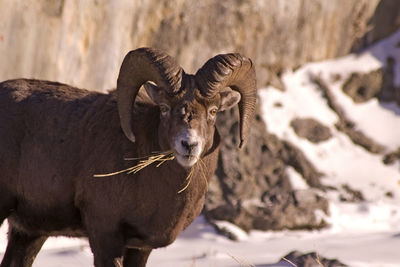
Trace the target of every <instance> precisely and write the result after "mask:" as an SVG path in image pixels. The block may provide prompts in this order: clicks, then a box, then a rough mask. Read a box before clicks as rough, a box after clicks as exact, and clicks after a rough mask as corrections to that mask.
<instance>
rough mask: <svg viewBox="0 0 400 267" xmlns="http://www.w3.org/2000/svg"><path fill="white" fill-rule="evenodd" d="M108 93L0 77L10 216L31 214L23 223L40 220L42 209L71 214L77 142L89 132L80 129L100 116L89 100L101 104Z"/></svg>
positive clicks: (3, 186)
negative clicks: (13, 207) (13, 205)
mask: <svg viewBox="0 0 400 267" xmlns="http://www.w3.org/2000/svg"><path fill="white" fill-rule="evenodd" d="M108 99H109V97H108V96H107V95H103V94H99V93H94V92H89V91H86V90H81V89H77V88H73V87H70V86H67V85H64V84H60V83H55V82H48V81H38V80H25V79H19V80H10V81H5V82H3V83H0V193H4V194H12V195H13V196H14V198H15V199H16V201H18V203H19V204H18V205H19V206H18V211H16V212H15V216H14V221H18V219H17V218H18V217H19V218H30V220H31V221H30V222H26V225H32V227H34V226H35V223H37V222H41V224H45V223H44V221H43V220H42V218H41V217H42V214H41V213H42V212H43V218H44V217H45V216H44V214H47V215H46V216H48V214H54V216H55V218H56V217H57V216H60V217H63V218H64V219H66V220H68V219H67V218H68V217H69V218H71V220H75V219H76V218H75V217H76V214H75V213H76V210H74V207H73V205H74V203H73V201H74V194H75V190H74V185H73V183H74V179H75V177H76V176H77V173H76V170H78V169H79V164H80V160H82V159H80V158H79V153H81V152H80V150H81V148H83V145H82V143H84V142H85V140H84V138H85V137H86V136H87V138H88V139H89V138H90V136H88V135H87V134H86V135H85V134H83V132H84V131H85V130H86V131H87V127H90V123H91V122H92V121H94V120H95V117H96V116H100V115H98V114H97V112H96V109H94V108H93V106H94V107H95V106H96V105H99V106H104V105H101V103H98V102H99V101H100V102H104V103H106V102H109V101H108ZM101 112H103V111H100V113H101ZM91 118H93V120H92V119H91ZM85 125H86V126H87V127H86V126H85ZM85 127H86V129H83V128H85ZM49 210H53V212H49ZM27 213H29V214H27ZM68 214H70V216H68ZM61 215H62V216H61ZM35 218H36V219H35ZM74 218H75V219H74ZM48 221H52V220H50V218H49V220H48ZM53 223H54V221H53ZM69 223H70V224H71V222H69ZM43 226H44V227H45V225H43ZM36 228H38V229H39V228H40V227H36Z"/></svg>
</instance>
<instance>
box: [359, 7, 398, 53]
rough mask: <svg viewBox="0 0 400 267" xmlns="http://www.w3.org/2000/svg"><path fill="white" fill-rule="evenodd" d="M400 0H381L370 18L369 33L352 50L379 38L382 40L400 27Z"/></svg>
mask: <svg viewBox="0 0 400 267" xmlns="http://www.w3.org/2000/svg"><path fill="white" fill-rule="evenodd" d="M399 10H400V1H398V0H381V1H379V4H378V5H377V7H376V9H375V12H374V15H373V16H372V17H371V18H370V19H369V21H368V24H367V28H368V29H369V30H368V31H367V33H366V34H365V35H364V36H363V37H361V38H360V39H358V40H357V41H356V42H355V43H354V45H353V48H352V51H359V50H360V49H362V48H365V47H367V46H369V45H371V44H373V43H375V42H377V41H379V40H382V39H384V38H386V37H388V36H390V35H391V34H392V33H394V32H395V31H396V30H398V29H400V12H398V11H399Z"/></svg>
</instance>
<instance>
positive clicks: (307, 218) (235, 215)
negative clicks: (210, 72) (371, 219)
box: [204, 109, 328, 230]
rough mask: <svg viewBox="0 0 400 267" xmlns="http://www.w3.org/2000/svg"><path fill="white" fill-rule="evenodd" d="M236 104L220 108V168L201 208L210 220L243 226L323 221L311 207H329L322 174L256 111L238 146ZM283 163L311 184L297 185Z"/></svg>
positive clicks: (291, 225)
mask: <svg viewBox="0 0 400 267" xmlns="http://www.w3.org/2000/svg"><path fill="white" fill-rule="evenodd" d="M237 116H238V114H237V110H236V109H232V110H230V111H228V112H225V113H223V114H220V115H219V117H218V123H217V124H218V129H219V131H220V133H221V136H223V137H224V138H223V141H222V142H223V143H222V147H221V152H220V156H219V162H218V163H219V164H218V169H217V171H216V177H214V179H213V182H212V184H211V185H210V189H209V193H208V196H207V200H206V205H205V209H204V214H205V215H206V218H207V219H208V220H209V221H211V222H213V221H216V220H227V221H230V222H232V223H234V224H236V225H238V226H240V227H241V228H242V229H244V230H250V229H261V230H271V229H274V230H279V229H311V228H321V227H323V226H325V222H324V221H323V220H321V218H318V217H317V216H316V214H315V210H321V211H323V212H325V213H328V202H327V200H326V199H325V198H323V197H321V196H320V195H319V194H318V193H316V192H315V190H312V188H318V189H322V186H321V184H320V181H319V177H320V176H321V175H322V174H321V173H319V172H318V171H317V170H316V168H315V167H314V166H313V165H312V164H311V163H310V162H309V161H308V160H307V158H306V157H305V155H304V154H303V153H302V152H301V151H300V150H299V149H297V148H296V147H295V146H294V145H293V144H290V143H288V142H286V141H281V140H279V139H278V138H277V137H276V136H274V135H272V134H269V133H268V132H267V131H266V129H265V124H264V122H263V121H262V119H261V117H260V115H259V111H258V115H257V116H256V120H255V122H254V123H253V126H252V131H251V135H250V137H249V138H248V142H247V144H246V146H245V147H244V148H243V150H238V144H239V143H238V134H237V132H238V122H237V119H236V118H237ZM287 166H290V167H291V168H293V169H294V170H296V171H297V172H298V173H299V174H300V175H301V176H302V177H304V179H305V183H307V185H308V187H309V189H305V190H295V189H294V188H293V187H292V185H291V182H290V179H289V175H288V173H287Z"/></svg>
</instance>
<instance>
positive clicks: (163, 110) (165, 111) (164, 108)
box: [160, 104, 170, 116]
mask: <svg viewBox="0 0 400 267" xmlns="http://www.w3.org/2000/svg"><path fill="white" fill-rule="evenodd" d="M169 110H170V108H169V106H167V105H165V104H161V105H160V111H161V114H162V115H164V116H165V115H167V114H168V112H169Z"/></svg>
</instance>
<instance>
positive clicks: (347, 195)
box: [339, 184, 365, 202]
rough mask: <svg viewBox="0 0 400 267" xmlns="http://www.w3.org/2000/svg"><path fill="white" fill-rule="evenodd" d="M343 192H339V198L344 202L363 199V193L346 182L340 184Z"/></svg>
mask: <svg viewBox="0 0 400 267" xmlns="http://www.w3.org/2000/svg"><path fill="white" fill-rule="evenodd" d="M342 189H343V193H341V194H340V196H339V197H340V200H341V201H345V202H360V201H364V200H365V198H364V195H363V193H362V192H361V191H360V190H356V189H353V188H351V187H350V186H349V185H348V184H343V185H342Z"/></svg>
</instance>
